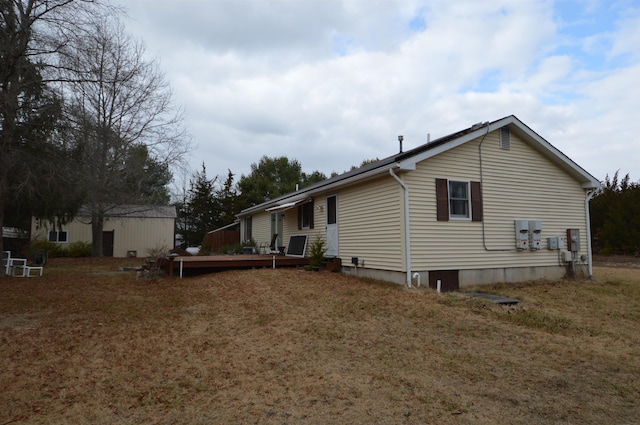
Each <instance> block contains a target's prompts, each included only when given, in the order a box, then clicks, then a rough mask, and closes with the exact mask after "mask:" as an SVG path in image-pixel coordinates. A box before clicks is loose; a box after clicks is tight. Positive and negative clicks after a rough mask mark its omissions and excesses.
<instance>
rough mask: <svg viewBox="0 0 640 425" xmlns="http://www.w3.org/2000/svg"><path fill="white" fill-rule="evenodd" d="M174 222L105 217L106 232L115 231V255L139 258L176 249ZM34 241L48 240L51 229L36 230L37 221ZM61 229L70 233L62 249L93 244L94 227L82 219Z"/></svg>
mask: <svg viewBox="0 0 640 425" xmlns="http://www.w3.org/2000/svg"><path fill="white" fill-rule="evenodd" d="M174 223H175V222H174V219H172V218H151V217H145V218H137V217H126V218H125V217H120V218H113V217H107V218H105V222H104V228H103V232H110V231H113V232H114V241H113V256H114V257H126V256H127V252H128V251H136V253H137V256H138V257H145V256H147V255H148V254H149V251H150V250H155V249H156V248H163V249H166V250H167V251H168V250H170V249H172V248H173V247H174V237H175V235H174ZM33 228H34V229H36V230H35V231H34V233H33V237H34V238H41V239H45V240H46V239H47V234H48V231H49V230H50V229H51V226H50V225H49V224H48V223H44V224H43V226H42V227H39V228H36V226H35V222H34V227H33ZM62 230H66V231H68V232H69V233H68V235H69V241H68V242H67V243H63V244H59V245H61V246H62V247H66V246H69V244H71V243H74V242H87V243H91V241H92V234H91V224H86V220H85V222H83V218H82V217H79V218H77V219H76V220H74V221H72V222H71V223H68V224H66V225H64V226H62Z"/></svg>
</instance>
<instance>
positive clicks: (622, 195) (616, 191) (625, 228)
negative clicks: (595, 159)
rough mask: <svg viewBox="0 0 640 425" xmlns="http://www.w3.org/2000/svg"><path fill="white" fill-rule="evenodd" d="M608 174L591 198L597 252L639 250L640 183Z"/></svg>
mask: <svg viewBox="0 0 640 425" xmlns="http://www.w3.org/2000/svg"><path fill="white" fill-rule="evenodd" d="M629 180H630V179H629V174H627V175H626V176H624V177H623V178H622V180H618V172H617V171H616V173H615V174H614V176H613V178H611V179H609V176H608V175H607V176H606V178H605V182H604V185H603V186H602V188H601V189H600V190H599V192H598V194H597V195H596V196H595V197H594V198H593V199H592V200H591V202H590V213H591V234H592V239H593V241H592V243H593V250H594V252H598V253H602V254H625V255H637V254H640V183H633V182H630V181H629Z"/></svg>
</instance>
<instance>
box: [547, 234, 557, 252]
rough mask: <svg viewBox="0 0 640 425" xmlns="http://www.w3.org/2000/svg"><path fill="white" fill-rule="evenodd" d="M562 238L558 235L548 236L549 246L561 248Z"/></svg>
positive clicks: (550, 247)
mask: <svg viewBox="0 0 640 425" xmlns="http://www.w3.org/2000/svg"><path fill="white" fill-rule="evenodd" d="M559 239H560V238H558V237H557V236H551V237H548V238H547V248H549V249H560V243H559V242H560V241H559Z"/></svg>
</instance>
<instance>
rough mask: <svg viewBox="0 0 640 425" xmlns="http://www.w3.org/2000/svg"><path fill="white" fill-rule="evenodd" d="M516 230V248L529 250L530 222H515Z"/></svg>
mask: <svg viewBox="0 0 640 425" xmlns="http://www.w3.org/2000/svg"><path fill="white" fill-rule="evenodd" d="M513 223H514V225H515V229H516V248H517V249H528V248H529V220H514V221H513Z"/></svg>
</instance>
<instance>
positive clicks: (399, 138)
mask: <svg viewBox="0 0 640 425" xmlns="http://www.w3.org/2000/svg"><path fill="white" fill-rule="evenodd" d="M403 140H404V136H402V135H400V136H398V142H400V153H402V141H403Z"/></svg>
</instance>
